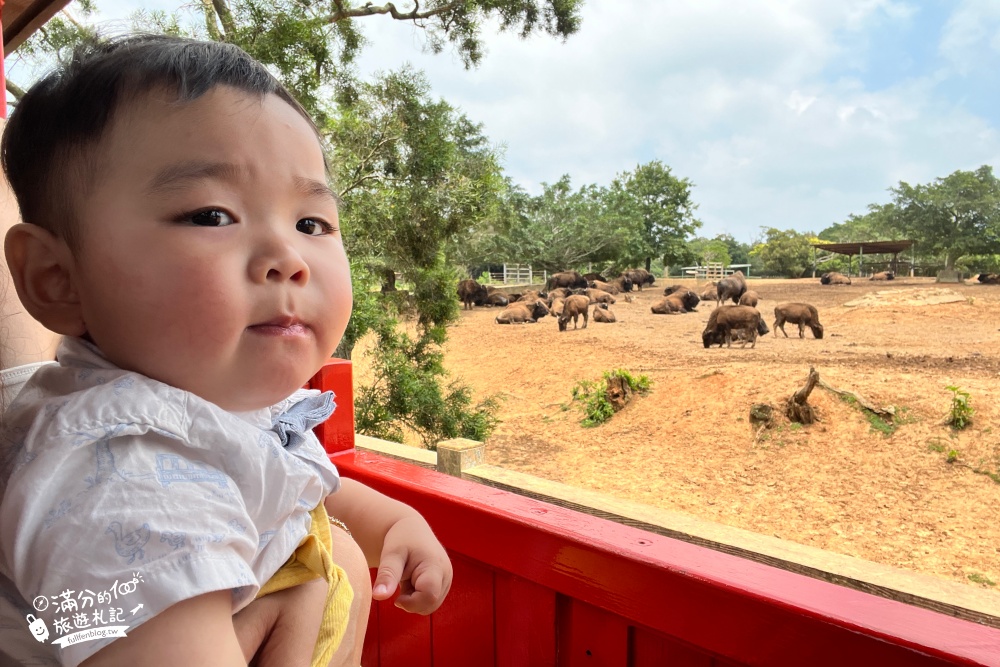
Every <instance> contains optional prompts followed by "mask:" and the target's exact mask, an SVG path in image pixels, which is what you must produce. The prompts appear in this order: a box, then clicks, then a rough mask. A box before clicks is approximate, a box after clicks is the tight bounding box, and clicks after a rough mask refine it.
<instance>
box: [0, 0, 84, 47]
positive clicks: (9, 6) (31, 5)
mask: <svg viewBox="0 0 1000 667" xmlns="http://www.w3.org/2000/svg"><path fill="white" fill-rule="evenodd" d="M68 4H69V0H34V1H32V0H7V1H6V2H4V3H3V10H2V19H3V53H4V55H5V56H8V55H10V53H11V52H12V51H13V50H14V49H16V48H17V47H18V46H20V45H21V44H22V43H23V42H24V40H26V39H28V37H30V36H31V34H32V33H34V32H35V31H36V30H38V29H39V28H41V27H42V26H43V25H44V24H45V22H46V21H48V20H49V19H50V18H52V17H53V16H55V15H56V13H57V12H58V11H59V10H60V9H62V8H63V7H65V6H66V5H68Z"/></svg>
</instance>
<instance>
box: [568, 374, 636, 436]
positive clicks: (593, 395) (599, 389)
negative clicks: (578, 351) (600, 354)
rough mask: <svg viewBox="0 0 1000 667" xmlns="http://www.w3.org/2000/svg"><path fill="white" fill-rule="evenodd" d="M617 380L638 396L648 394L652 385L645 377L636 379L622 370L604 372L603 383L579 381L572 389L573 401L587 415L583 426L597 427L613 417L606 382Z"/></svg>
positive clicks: (613, 411) (613, 412) (613, 410)
mask: <svg viewBox="0 0 1000 667" xmlns="http://www.w3.org/2000/svg"><path fill="white" fill-rule="evenodd" d="M617 378H621V379H622V380H624V381H625V383H626V384H627V385H628V386H629V388H630V389H631V390H632V391H634V392H637V393H640V394H645V393H646V392H648V391H649V388H650V386H651V385H652V381H651V380H650V379H649V378H648V377H647V376H645V375H640V376H638V377H636V376H634V375H632V374H631V373H629V372H628V371H626V370H624V369H622V368H618V369H615V370H613V371H604V379H603V381H595V380H580V382H578V383H577V384H576V386H575V387H573V401H579V402H580V403H582V404H583V411H584V413H586V415H587V416H586V417H584V418H583V420H582V421H581V422H580V423H581V424H582V425H583V426H586V427H591V426H597V425H598V424H603V423H604V422H606V421H608V420H609V419H611V417H612V416H614V414H615V409H614V406H612V405H611V402H610V401H609V400H608V396H607V388H608V382H609V381H611V380H613V379H617Z"/></svg>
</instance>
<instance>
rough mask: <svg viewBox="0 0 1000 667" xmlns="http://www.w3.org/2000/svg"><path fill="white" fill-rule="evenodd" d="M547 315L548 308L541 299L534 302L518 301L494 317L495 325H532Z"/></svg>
mask: <svg viewBox="0 0 1000 667" xmlns="http://www.w3.org/2000/svg"><path fill="white" fill-rule="evenodd" d="M548 314H549V307H548V306H546V305H545V302H544V301H542V300H541V299H537V300H535V301H534V302H529V301H518V302H516V303H512V304H510V305H509V306H507V307H506V308H504V309H503V310H502V311H501V312H500V314H499V315H497V316H496V323H497V324H532V323H534V322H537V321H538V320H540V319H542V318H543V317H545V316H546V315H548Z"/></svg>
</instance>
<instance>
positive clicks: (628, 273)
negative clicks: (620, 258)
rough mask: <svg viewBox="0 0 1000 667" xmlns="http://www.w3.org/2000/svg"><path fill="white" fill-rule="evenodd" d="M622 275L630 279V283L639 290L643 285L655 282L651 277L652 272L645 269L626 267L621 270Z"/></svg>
mask: <svg viewBox="0 0 1000 667" xmlns="http://www.w3.org/2000/svg"><path fill="white" fill-rule="evenodd" d="M622 275H623V276H625V277H627V278H628V279H629V280H631V281H632V284H633V285H635V286H637V287H638V288H639V291H640V292H641V291H642V286H643V285H654V284H656V279H655V278H654V277H653V274H652V273H650V272H649V271H647V270H646V269H626V270H624V271H622ZM630 291H631V290H630Z"/></svg>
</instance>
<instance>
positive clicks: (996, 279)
mask: <svg viewBox="0 0 1000 667" xmlns="http://www.w3.org/2000/svg"><path fill="white" fill-rule="evenodd" d="M976 280H978V281H979V284H980V285H1000V274H997V273H980V274H979V275H978V276H977V277H976Z"/></svg>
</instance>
